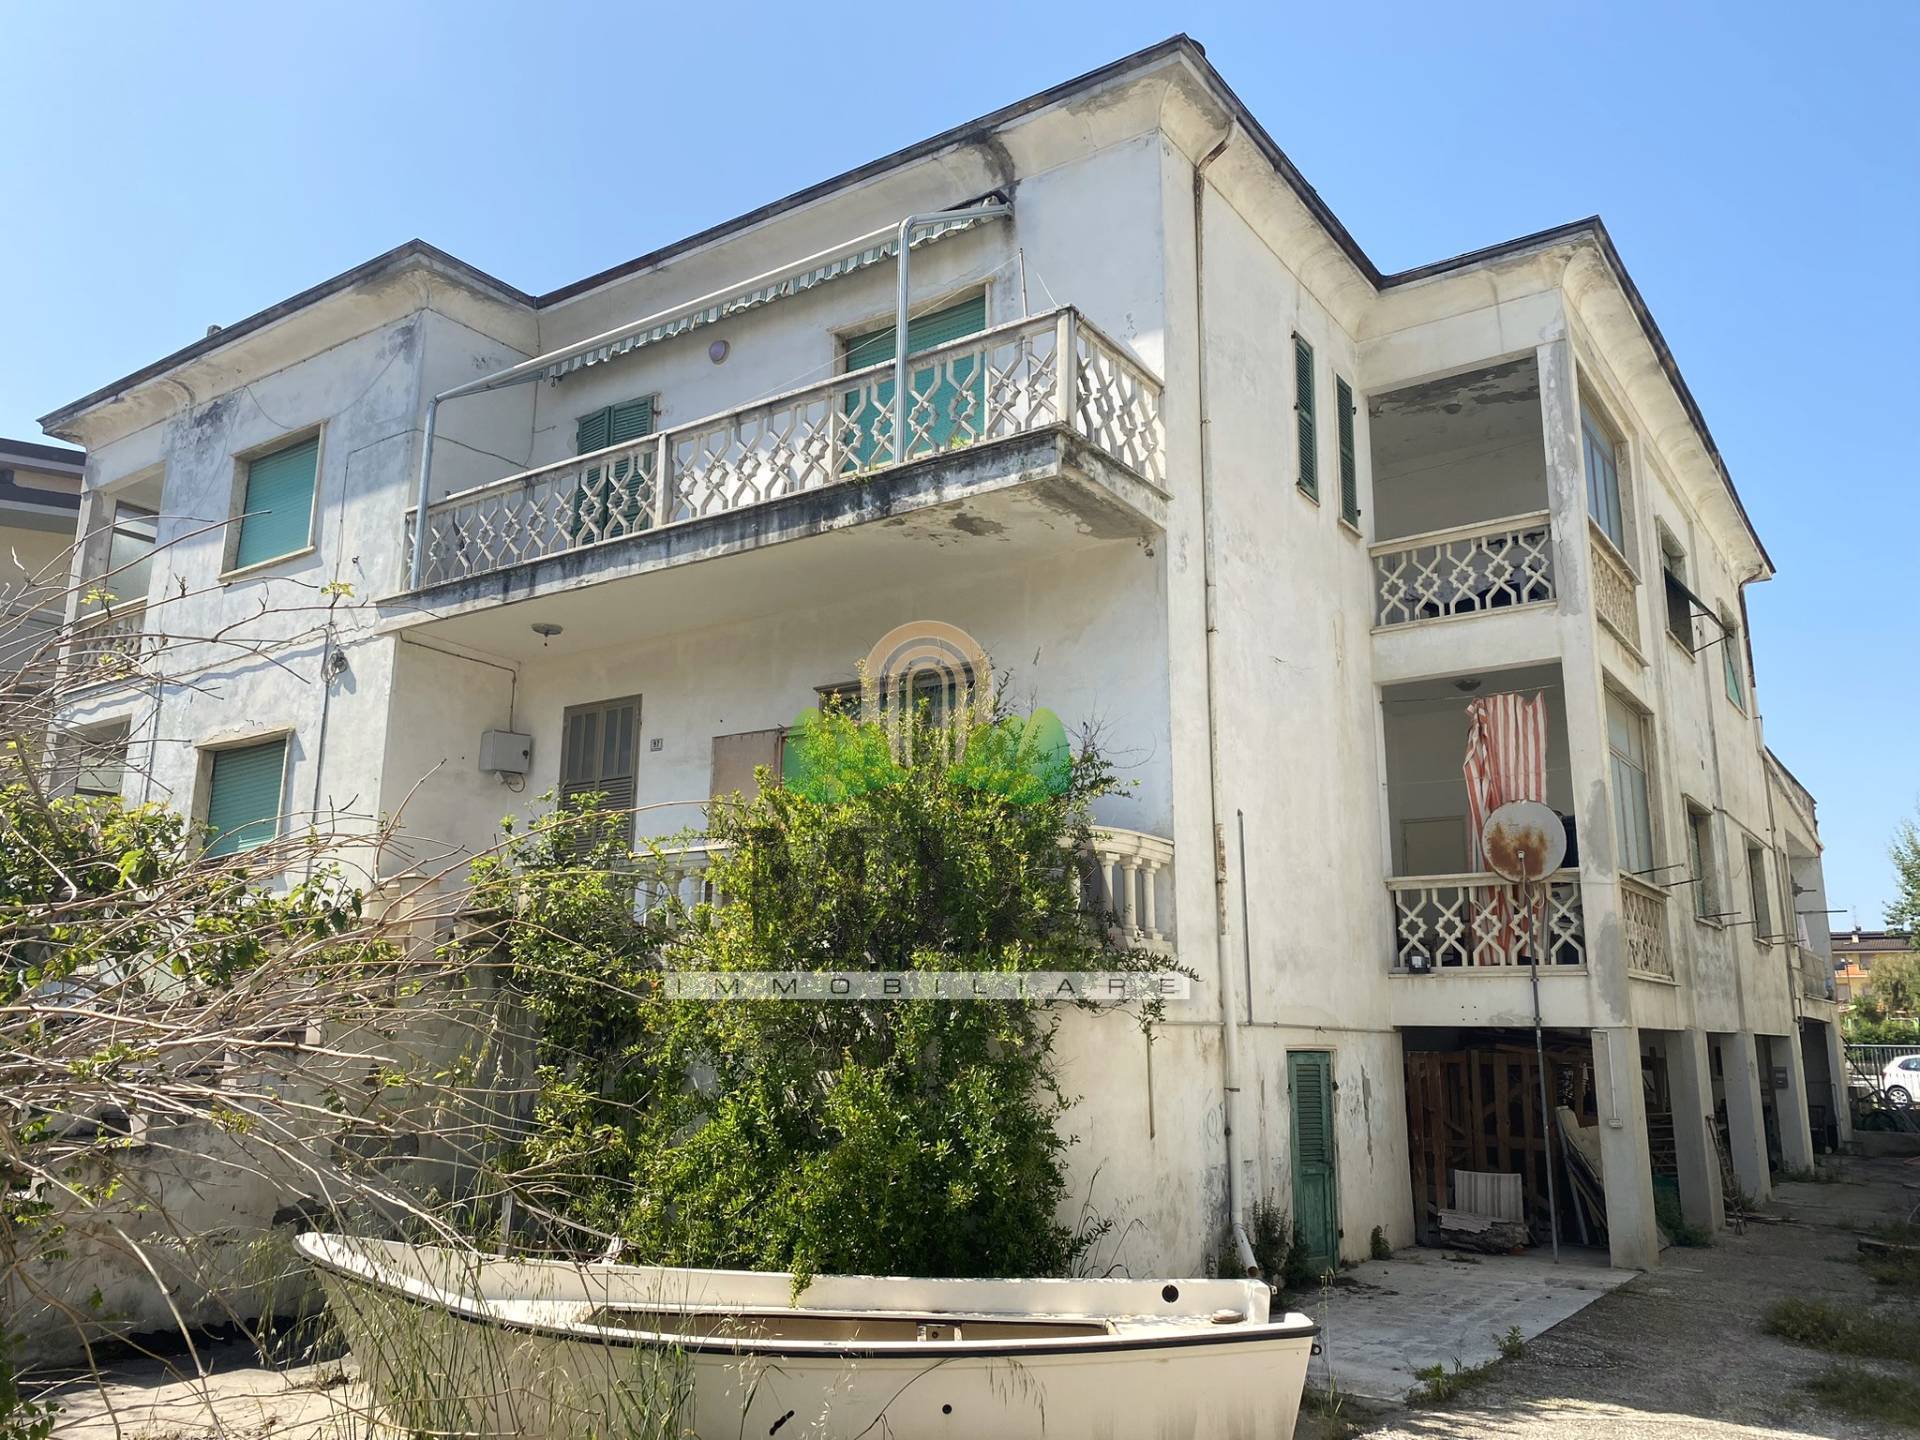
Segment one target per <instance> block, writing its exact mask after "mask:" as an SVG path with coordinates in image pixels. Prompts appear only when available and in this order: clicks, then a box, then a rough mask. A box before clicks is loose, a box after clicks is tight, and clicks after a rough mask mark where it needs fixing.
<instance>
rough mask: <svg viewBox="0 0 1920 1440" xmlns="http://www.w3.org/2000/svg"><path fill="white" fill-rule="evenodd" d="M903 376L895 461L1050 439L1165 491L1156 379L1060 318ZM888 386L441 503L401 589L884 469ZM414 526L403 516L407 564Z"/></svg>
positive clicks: (789, 405) (830, 396) (825, 398)
mask: <svg viewBox="0 0 1920 1440" xmlns="http://www.w3.org/2000/svg"><path fill="white" fill-rule="evenodd" d="M1062 357H1065V362H1066V363H1064V364H1063V363H1062ZM910 370H911V378H910V380H909V382H908V388H909V392H910V393H909V397H908V398H909V404H908V406H907V431H908V438H907V445H906V455H905V458H906V460H907V461H915V460H922V459H926V458H928V457H930V456H933V455H938V454H943V453H946V452H948V451H951V450H957V449H961V448H963V447H966V446H970V445H977V444H981V443H984V442H987V441H993V440H1002V439H1006V438H1007V437H1009V436H1015V435H1024V434H1030V433H1033V432H1035V431H1040V430H1046V429H1050V428H1061V429H1067V430H1071V431H1073V432H1074V433H1076V434H1078V435H1080V436H1081V437H1083V438H1084V439H1086V440H1087V441H1088V442H1089V443H1091V444H1092V445H1094V446H1096V447H1097V448H1098V449H1100V450H1102V451H1104V452H1105V453H1106V454H1107V455H1108V456H1110V457H1111V458H1112V459H1114V460H1115V461H1117V462H1118V463H1119V464H1121V465H1124V466H1126V467H1127V468H1128V469H1130V470H1132V471H1133V472H1134V473H1135V474H1137V475H1139V476H1141V477H1142V478H1143V479H1146V480H1148V481H1151V482H1152V483H1153V484H1154V485H1156V486H1163V485H1164V483H1165V474H1164V462H1163V460H1162V444H1161V433H1160V382H1159V380H1157V379H1156V378H1155V377H1154V376H1153V375H1152V374H1150V373H1149V372H1148V371H1147V370H1145V369H1144V368H1142V367H1141V366H1140V365H1138V364H1136V363H1135V362H1134V361H1133V360H1131V359H1130V358H1128V356H1127V354H1126V352H1125V351H1124V350H1122V349H1121V348H1120V346H1118V345H1117V344H1115V343H1114V342H1113V341H1111V340H1109V339H1107V338H1106V336H1104V335H1103V334H1101V333H1100V332H1099V331H1098V330H1096V329H1095V328H1094V327H1093V326H1092V325H1090V324H1089V323H1087V321H1086V320H1084V319H1083V318H1081V317H1080V315H1079V314H1078V313H1077V312H1075V311H1073V310H1055V311H1051V312H1049V313H1047V314H1045V315H1039V316H1035V317H1033V318H1032V319H1029V320H1021V321H1018V322H1016V323H1014V324H1011V325H1002V326H999V327H997V328H995V329H992V330H985V331H982V332H981V333H980V334H978V335H969V336H967V337H966V338H965V339H962V340H955V341H952V342H950V343H948V344H945V345H939V346H935V347H934V348H932V349H929V350H924V351H921V352H919V353H918V354H916V355H914V356H913V357H912V362H911V365H910ZM893 376H894V367H893V362H892V361H887V362H885V363H883V364H879V365H871V366H868V367H867V368H866V369H864V370H856V371H853V372H852V373H850V374H847V375H841V376H836V377H835V378H834V379H832V380H829V381H825V382H823V383H821V384H817V385H811V386H808V387H807V388H806V389H803V390H795V391H791V392H789V393H787V394H784V395H779V396H776V397H774V398H773V399H771V400H763V401H759V402H757V403H755V404H753V405H749V406H745V407H743V408H741V409H738V410H733V411H729V412H728V413H726V414H723V415H717V416H713V417H711V418H709V419H705V420H699V421H695V422H693V423H691V424H687V425H681V426H676V427H674V428H673V429H670V430H664V431H662V432H660V433H659V434H656V435H649V436H645V437H643V438H641V439H639V440H635V441H632V442H630V443H628V444H624V445H613V446H609V447H608V448H606V449H604V450H596V451H593V452H592V453H590V454H586V455H578V456H573V457H571V458H569V459H566V460H562V461H559V462H557V463H555V464H552V465H544V466H541V467H540V468H538V469H535V470H528V471H526V472H524V473H522V474H519V475H510V476H508V477H507V478H506V479H504V480H495V481H491V482H489V483H488V484H485V485H480V486H476V487H474V488H473V489H470V490H463V491H461V492H460V493H458V494H456V495H449V496H447V497H446V498H445V499H444V500H439V501H436V502H435V503H434V504H433V505H431V506H429V507H428V509H427V552H426V565H425V571H424V573H423V574H422V575H420V576H419V577H416V579H415V581H414V585H413V588H415V589H421V588H424V587H426V586H430V585H437V584H440V583H442V582H445V581H448V580H461V579H465V578H467V577H469V576H473V575H484V574H488V573H490V572H492V571H496V570H504V569H507V568H509V567H510V566H514V565H524V564H526V563H528V562H529V561H534V560H541V559H545V558H546V557H548V556H550V555H559V554H563V553H565V552H567V551H570V550H579V549H584V548H585V547H587V546H591V545H600V544H604V543H606V542H608V541H611V540H620V539H624V538H626V537H628V536H632V535H638V534H641V533H644V532H646V531H650V530H658V529H662V528H664V527H666V526H669V525H680V524H685V523H687V522H689V521H693V520H701V519H705V518H707V517H709V516H713V515H721V514H725V513H727V512H729V511H733V510H740V509H744V508H747V507H749V506H753V505H760V504H764V503H766V502H767V501H770V500H775V499H778V498H780V497H781V496H785V495H796V494H800V493H802V492H805V491H809V490H819V489H823V488H825V487H827V486H830V485H838V484H841V483H842V482H844V481H848V480H856V479H859V478H862V477H864V476H867V475H871V474H873V473H874V472H875V471H878V470H884V469H888V468H890V467H892V466H895V465H898V464H900V463H901V459H900V456H899V452H898V450H897V447H896V441H895V437H894V433H893V430H894V406H893ZM416 518H417V515H416V512H414V511H409V512H408V515H407V552H408V553H409V554H411V553H412V544H413V527H414V524H415V523H416Z"/></svg>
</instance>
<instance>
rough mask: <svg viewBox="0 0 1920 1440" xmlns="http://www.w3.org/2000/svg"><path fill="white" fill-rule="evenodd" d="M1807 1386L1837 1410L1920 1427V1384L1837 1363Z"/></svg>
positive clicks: (1867, 1417) (1871, 1418) (1916, 1427)
mask: <svg viewBox="0 0 1920 1440" xmlns="http://www.w3.org/2000/svg"><path fill="white" fill-rule="evenodd" d="M1807 1389H1808V1390H1809V1391H1811V1392H1812V1393H1813V1394H1814V1395H1815V1396H1816V1397H1818V1398H1819V1399H1821V1400H1824V1401H1825V1402H1826V1403H1827V1404H1829V1405H1831V1406H1833V1407H1834V1408H1835V1409H1836V1410H1841V1411H1844V1412H1846V1413H1847V1414H1849V1415H1857V1416H1859V1417H1861V1418H1862V1419H1867V1420H1889V1421H1892V1422H1893V1423H1895V1424H1898V1425H1906V1426H1908V1427H1910V1428H1913V1429H1920V1384H1916V1383H1915V1382H1914V1381H1912V1380H1909V1379H1907V1378H1905V1377H1904V1376H1899V1375H1882V1374H1877V1373H1875V1372H1874V1371H1872V1370H1867V1369H1864V1368H1862V1367H1861V1366H1858V1365H1836V1366H1834V1367H1833V1369H1831V1370H1829V1371H1827V1372H1826V1373H1825V1374H1822V1375H1816V1376H1815V1377H1814V1378H1813V1379H1811V1380H1809V1381H1808V1382H1807Z"/></svg>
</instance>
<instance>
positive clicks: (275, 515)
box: [233, 435, 320, 570]
mask: <svg viewBox="0 0 1920 1440" xmlns="http://www.w3.org/2000/svg"><path fill="white" fill-rule="evenodd" d="M319 460H320V437H319V436H318V435H309V436H308V437H307V438H306V439H304V440H300V441H297V442H295V443H294V444H292V445H288V446H286V447H285V448H284V449H280V450H275V451H272V452H271V453H269V454H266V455H261V456H257V457H256V458H254V459H252V460H249V461H248V462H247V474H246V485H245V489H244V494H243V497H242V500H241V505H240V508H241V511H242V513H243V515H244V518H243V519H242V520H241V521H240V538H239V541H238V542H237V543H236V544H235V546H234V552H233V568H234V569H235V570H244V569H246V568H247V567H248V566H249V565H260V564H263V563H265V562H266V561H268V560H277V559H279V558H280V557H281V556H283V555H291V554H293V553H294V552H296V551H299V550H304V549H306V548H307V546H308V545H310V544H312V543H313V480H314V472H315V467H316V466H317V465H318V463H319Z"/></svg>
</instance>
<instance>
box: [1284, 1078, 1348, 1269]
mask: <svg viewBox="0 0 1920 1440" xmlns="http://www.w3.org/2000/svg"><path fill="white" fill-rule="evenodd" d="M1287 1094H1288V1095H1289V1096H1290V1097H1291V1099H1292V1103H1293V1126H1292V1129H1293V1219H1294V1223H1295V1224H1296V1225H1298V1226H1299V1228H1300V1234H1301V1237H1302V1239H1303V1240H1304V1242H1305V1245H1306V1250H1307V1256H1308V1258H1309V1259H1310V1260H1311V1261H1312V1263H1313V1268H1314V1270H1315V1272H1316V1273H1318V1272H1319V1271H1322V1270H1329V1269H1332V1268H1334V1267H1335V1266H1336V1265H1337V1264H1338V1263H1339V1259H1340V1195H1339V1186H1338V1184H1337V1182H1336V1179H1335V1175H1334V1154H1333V1056H1332V1055H1330V1054H1328V1053H1327V1052H1326V1051H1324V1050H1289V1051H1288V1052H1287Z"/></svg>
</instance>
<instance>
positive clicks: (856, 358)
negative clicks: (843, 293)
mask: <svg viewBox="0 0 1920 1440" xmlns="http://www.w3.org/2000/svg"><path fill="white" fill-rule="evenodd" d="M986 328H987V297H986V293H985V292H984V291H983V292H982V293H980V294H978V295H975V296H973V297H972V298H971V299H967V300H962V301H960V302H959V303H958V304H955V305H949V306H947V307H946V309H944V310H935V311H934V312H933V313H931V314H929V315H921V316H918V317H916V318H914V319H911V320H908V321H907V354H909V355H917V354H919V353H920V352H921V351H922V350H931V349H932V348H933V347H934V346H935V345H944V344H946V343H947V341H949V340H962V339H965V338H966V337H967V336H969V335H973V334H976V333H978V332H979V331H981V330H984V329H986ZM891 359H893V326H891V325H889V326H887V327H886V329H884V330H874V331H872V332H870V333H868V334H866V335H856V336H854V337H852V338H851V339H849V340H848V341H847V369H849V370H864V369H865V368H866V367H867V366H869V365H878V364H880V363H881V362H882V361H886V360H891Z"/></svg>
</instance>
